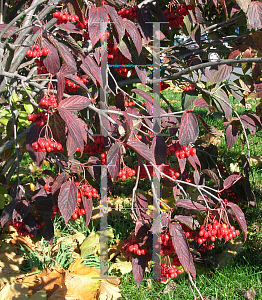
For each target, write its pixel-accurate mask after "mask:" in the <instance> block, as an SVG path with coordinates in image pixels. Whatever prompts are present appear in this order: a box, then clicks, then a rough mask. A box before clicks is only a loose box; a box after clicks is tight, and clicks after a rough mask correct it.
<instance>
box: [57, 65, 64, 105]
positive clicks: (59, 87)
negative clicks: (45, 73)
mask: <svg viewBox="0 0 262 300" xmlns="http://www.w3.org/2000/svg"><path fill="white" fill-rule="evenodd" d="M63 66H64V65H63ZM63 66H62V67H63ZM61 69H62V68H61ZM61 69H60V71H59V72H58V73H57V74H56V78H57V103H58V104H59V103H60V102H61V100H62V98H63V94H64V91H65V77H64V75H63V73H62V72H61Z"/></svg>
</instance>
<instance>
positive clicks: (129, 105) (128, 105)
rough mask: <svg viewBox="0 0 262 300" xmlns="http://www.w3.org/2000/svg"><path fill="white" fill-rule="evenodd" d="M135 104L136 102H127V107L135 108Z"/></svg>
mask: <svg viewBox="0 0 262 300" xmlns="http://www.w3.org/2000/svg"><path fill="white" fill-rule="evenodd" d="M135 105H136V104H135V102H134V101H130V102H127V101H125V107H131V106H135Z"/></svg>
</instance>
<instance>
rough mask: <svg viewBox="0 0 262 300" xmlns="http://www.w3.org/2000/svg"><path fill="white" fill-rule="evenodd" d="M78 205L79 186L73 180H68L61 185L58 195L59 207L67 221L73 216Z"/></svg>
mask: <svg viewBox="0 0 262 300" xmlns="http://www.w3.org/2000/svg"><path fill="white" fill-rule="evenodd" d="M76 205H77V186H76V184H75V183H74V182H72V181H67V182H65V183H63V185H62V186H61V189H60V192H59V195H58V208H59V210H60V212H61V215H62V217H63V218H64V220H65V223H66V224H67V222H68V221H69V219H70V218H71V216H72V214H73V212H74V210H75V208H76Z"/></svg>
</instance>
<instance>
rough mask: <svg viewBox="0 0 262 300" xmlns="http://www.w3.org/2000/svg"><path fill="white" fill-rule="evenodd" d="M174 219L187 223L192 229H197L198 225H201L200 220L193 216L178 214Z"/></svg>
mask: <svg viewBox="0 0 262 300" xmlns="http://www.w3.org/2000/svg"><path fill="white" fill-rule="evenodd" d="M174 219H175V220H177V221H179V222H180V223H182V224H184V225H186V226H187V227H188V228H190V229H191V230H196V229H197V227H198V226H199V223H198V221H197V220H196V219H195V218H193V217H191V216H184V215H176V216H174Z"/></svg>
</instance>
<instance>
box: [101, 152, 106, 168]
mask: <svg viewBox="0 0 262 300" xmlns="http://www.w3.org/2000/svg"><path fill="white" fill-rule="evenodd" d="M101 162H102V164H104V165H106V163H107V161H106V154H105V153H101Z"/></svg>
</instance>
